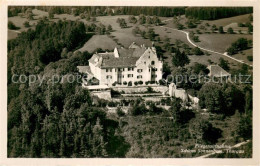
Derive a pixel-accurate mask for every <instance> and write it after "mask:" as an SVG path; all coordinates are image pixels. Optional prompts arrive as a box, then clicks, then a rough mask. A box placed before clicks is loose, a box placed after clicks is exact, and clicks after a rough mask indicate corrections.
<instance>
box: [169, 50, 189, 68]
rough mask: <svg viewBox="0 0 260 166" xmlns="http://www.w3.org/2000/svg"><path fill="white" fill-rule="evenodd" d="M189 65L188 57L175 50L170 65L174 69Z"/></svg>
mask: <svg viewBox="0 0 260 166" xmlns="http://www.w3.org/2000/svg"><path fill="white" fill-rule="evenodd" d="M189 63H190V59H189V57H188V56H187V55H186V54H185V53H184V52H180V50H179V49H177V51H176V53H175V54H174V55H173V57H172V64H173V65H174V66H176V67H178V66H180V67H183V66H185V65H186V64H189Z"/></svg>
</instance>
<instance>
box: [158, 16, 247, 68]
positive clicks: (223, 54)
mask: <svg viewBox="0 0 260 166" xmlns="http://www.w3.org/2000/svg"><path fill="white" fill-rule="evenodd" d="M170 20H172V19H167V20H164V21H163V22H167V21H170ZM160 27H162V28H167V29H171V30H174V31H178V32H181V33H184V34H186V37H187V40H188V42H189V43H190V44H191V45H193V46H194V47H198V48H200V49H201V50H204V51H208V52H211V53H215V54H219V55H221V56H225V57H227V58H230V59H232V60H234V61H237V62H239V63H243V64H246V65H248V66H252V65H250V64H248V63H245V62H243V61H241V60H238V59H236V58H234V57H231V56H229V55H227V54H226V53H220V52H217V51H213V50H209V49H206V48H203V47H200V46H198V45H196V44H195V43H194V42H192V41H191V39H190V36H189V32H186V31H183V30H178V29H175V28H170V27H167V26H160Z"/></svg>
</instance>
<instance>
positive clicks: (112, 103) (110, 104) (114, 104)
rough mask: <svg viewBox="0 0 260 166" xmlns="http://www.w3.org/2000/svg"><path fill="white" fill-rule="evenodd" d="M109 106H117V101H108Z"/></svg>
mask: <svg viewBox="0 0 260 166" xmlns="http://www.w3.org/2000/svg"><path fill="white" fill-rule="evenodd" d="M108 106H109V107H115V106H116V103H114V102H112V101H110V102H109V103H108Z"/></svg>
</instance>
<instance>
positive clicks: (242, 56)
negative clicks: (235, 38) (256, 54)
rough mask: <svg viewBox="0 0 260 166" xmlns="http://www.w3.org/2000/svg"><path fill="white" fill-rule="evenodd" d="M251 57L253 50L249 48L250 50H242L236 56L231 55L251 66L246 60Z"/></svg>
mask: <svg viewBox="0 0 260 166" xmlns="http://www.w3.org/2000/svg"><path fill="white" fill-rule="evenodd" d="M252 55H253V48H250V49H247V50H244V51H242V52H240V53H238V54H235V55H232V57H234V58H236V59H240V60H243V61H244V62H246V63H248V64H250V65H252V64H253V62H251V61H249V60H248V59H247V56H252Z"/></svg>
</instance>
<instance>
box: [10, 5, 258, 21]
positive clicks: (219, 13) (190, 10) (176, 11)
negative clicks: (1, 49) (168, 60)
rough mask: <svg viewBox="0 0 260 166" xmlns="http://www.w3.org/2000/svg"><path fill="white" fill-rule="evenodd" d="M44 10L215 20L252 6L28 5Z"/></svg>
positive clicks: (21, 9)
mask: <svg viewBox="0 0 260 166" xmlns="http://www.w3.org/2000/svg"><path fill="white" fill-rule="evenodd" d="M27 8H28V7H12V8H11V9H10V10H8V16H9V17H11V16H16V15H18V13H20V12H23V13H24V12H25V11H26V9H27ZM30 8H36V9H39V10H44V11H46V12H50V13H53V14H64V13H66V14H73V15H75V16H78V15H80V14H81V13H85V14H88V15H89V16H92V17H93V16H107V15H134V16H138V15H141V14H143V15H149V16H154V15H155V16H160V17H173V16H179V15H185V16H186V17H187V18H197V19H200V20H216V19H221V18H227V17H233V16H237V15H242V14H248V13H253V8H252V7H132V6H121V7H113V6H110V7H106V6H91V7H89V6H87V7H86V6H74V7H70V6H62V7H61V6H36V7H33V6H32V7H30Z"/></svg>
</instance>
